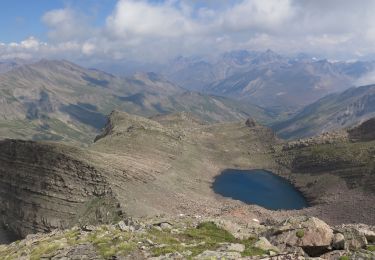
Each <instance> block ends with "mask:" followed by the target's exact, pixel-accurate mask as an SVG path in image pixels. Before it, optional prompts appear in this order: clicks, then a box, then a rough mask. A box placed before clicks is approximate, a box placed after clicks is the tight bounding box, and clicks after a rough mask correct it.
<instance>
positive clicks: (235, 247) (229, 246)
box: [218, 243, 245, 253]
mask: <svg viewBox="0 0 375 260" xmlns="http://www.w3.org/2000/svg"><path fill="white" fill-rule="evenodd" d="M218 251H224V252H238V253H242V252H243V251H245V245H243V244H239V243H223V244H221V245H220V247H219V249H218Z"/></svg>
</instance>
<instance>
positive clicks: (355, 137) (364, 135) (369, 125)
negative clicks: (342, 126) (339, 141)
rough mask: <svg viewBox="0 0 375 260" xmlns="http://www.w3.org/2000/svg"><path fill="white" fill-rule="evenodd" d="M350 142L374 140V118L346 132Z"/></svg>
mask: <svg viewBox="0 0 375 260" xmlns="http://www.w3.org/2000/svg"><path fill="white" fill-rule="evenodd" d="M348 133H349V138H350V139H351V140H352V141H372V140H375V118H371V119H369V120H367V121H365V122H364V123H362V124H361V125H359V126H357V127H355V128H352V129H350V130H349V131H348Z"/></svg>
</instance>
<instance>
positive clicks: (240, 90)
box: [163, 50, 375, 114]
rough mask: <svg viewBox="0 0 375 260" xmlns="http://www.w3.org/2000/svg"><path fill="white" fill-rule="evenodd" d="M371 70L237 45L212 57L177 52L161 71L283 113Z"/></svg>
mask: <svg viewBox="0 0 375 260" xmlns="http://www.w3.org/2000/svg"><path fill="white" fill-rule="evenodd" d="M374 69H375V63H374V62H370V61H357V62H330V61H328V60H316V59H315V58H310V57H308V56H307V55H298V56H296V57H292V58H288V57H284V56H281V55H279V54H277V53H275V52H273V51H271V50H267V51H265V52H250V51H245V50H242V51H233V52H228V53H225V54H223V55H222V56H220V58H219V59H217V60H215V61H209V60H208V59H204V58H196V57H195V58H184V57H179V58H177V59H175V60H174V61H172V62H171V64H170V65H169V66H167V67H166V68H165V69H164V71H163V73H164V75H165V76H166V77H167V78H168V79H170V80H171V81H173V82H176V83H177V84H179V85H181V86H182V87H184V88H187V89H192V90H199V91H202V92H205V93H210V94H215V95H220V96H225V97H230V98H235V99H240V100H246V101H250V102H251V103H254V104H257V105H259V106H261V107H263V108H266V109H268V110H272V111H274V112H275V113H279V114H283V113H290V112H295V111H296V110H298V109H300V108H302V107H304V106H306V105H309V104H311V103H313V102H315V101H317V100H318V99H320V98H322V97H324V96H326V95H328V94H330V93H334V92H338V91H343V90H345V89H347V88H349V87H352V86H354V85H356V82H357V80H358V79H360V78H361V77H363V76H364V75H366V74H367V73H369V72H372V71H373V70H374Z"/></svg>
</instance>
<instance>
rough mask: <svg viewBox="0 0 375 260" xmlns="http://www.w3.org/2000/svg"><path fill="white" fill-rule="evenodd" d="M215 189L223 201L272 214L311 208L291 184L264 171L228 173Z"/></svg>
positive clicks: (224, 174)
mask: <svg viewBox="0 0 375 260" xmlns="http://www.w3.org/2000/svg"><path fill="white" fill-rule="evenodd" d="M212 188H213V190H214V191H215V193H217V194H220V195H222V196H224V197H229V198H233V199H236V200H240V201H242V202H245V203H247V204H257V205H259V206H262V207H264V208H267V209H272V210H277V209H301V208H305V207H308V206H309V205H308V203H307V201H306V199H305V197H304V196H303V195H302V193H301V192H300V191H298V190H297V189H296V188H295V187H294V186H293V185H292V184H291V183H289V182H288V181H287V180H285V179H283V178H281V177H280V176H277V175H275V174H273V173H272V172H269V171H265V170H235V169H228V170H225V171H223V172H222V173H221V174H220V175H218V176H217V177H216V178H215V181H214V183H213V185H212Z"/></svg>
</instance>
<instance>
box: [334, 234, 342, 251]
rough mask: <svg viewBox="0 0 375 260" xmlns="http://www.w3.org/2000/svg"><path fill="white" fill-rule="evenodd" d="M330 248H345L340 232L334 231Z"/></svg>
mask: <svg viewBox="0 0 375 260" xmlns="http://www.w3.org/2000/svg"><path fill="white" fill-rule="evenodd" d="M332 248H333V249H336V250H341V249H345V237H344V235H343V234H341V233H336V234H335V235H334V236H333V240H332Z"/></svg>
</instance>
